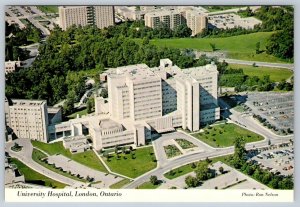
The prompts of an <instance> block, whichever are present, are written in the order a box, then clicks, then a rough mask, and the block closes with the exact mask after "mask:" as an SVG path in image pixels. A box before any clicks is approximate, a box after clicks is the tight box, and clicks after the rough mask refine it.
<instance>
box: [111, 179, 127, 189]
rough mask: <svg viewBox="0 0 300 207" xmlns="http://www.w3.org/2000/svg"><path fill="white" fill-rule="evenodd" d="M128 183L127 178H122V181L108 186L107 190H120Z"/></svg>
mask: <svg viewBox="0 0 300 207" xmlns="http://www.w3.org/2000/svg"><path fill="white" fill-rule="evenodd" d="M128 183H130V180H128V179H127V178H124V179H123V180H121V181H119V182H117V183H115V184H112V185H111V186H109V188H110V189H120V188H122V187H123V186H124V185H126V184H128Z"/></svg>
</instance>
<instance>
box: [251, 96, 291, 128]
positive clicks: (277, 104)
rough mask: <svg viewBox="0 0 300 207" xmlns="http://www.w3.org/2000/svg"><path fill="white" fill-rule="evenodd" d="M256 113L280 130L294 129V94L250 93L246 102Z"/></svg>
mask: <svg viewBox="0 0 300 207" xmlns="http://www.w3.org/2000/svg"><path fill="white" fill-rule="evenodd" d="M245 104H246V105H247V106H248V107H250V108H251V110H252V112H253V113H254V114H256V115H259V116H261V117H262V118H265V119H266V120H267V121H268V122H269V123H270V124H271V125H273V126H275V127H276V128H277V129H278V130H287V131H293V130H294V94H293V93H292V92H289V93H274V92H273V93H272V92H262V93H250V94H248V98H247V101H246V103H245Z"/></svg>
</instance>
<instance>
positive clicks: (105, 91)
mask: <svg viewBox="0 0 300 207" xmlns="http://www.w3.org/2000/svg"><path fill="white" fill-rule="evenodd" d="M100 96H102V97H103V98H107V97H108V93H107V90H106V89H105V88H102V90H101V93H100Z"/></svg>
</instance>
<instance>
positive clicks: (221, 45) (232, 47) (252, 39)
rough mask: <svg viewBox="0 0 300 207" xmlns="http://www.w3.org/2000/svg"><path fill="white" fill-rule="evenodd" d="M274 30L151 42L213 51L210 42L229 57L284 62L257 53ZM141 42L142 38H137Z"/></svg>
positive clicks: (165, 45) (166, 45)
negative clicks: (229, 35)
mask: <svg viewBox="0 0 300 207" xmlns="http://www.w3.org/2000/svg"><path fill="white" fill-rule="evenodd" d="M272 34H273V32H256V33H251V34H245V35H238V36H232V37H216V38H172V39H153V40H150V42H151V43H152V44H154V45H157V46H159V47H173V48H180V49H184V48H189V49H195V50H200V51H207V52H210V51H212V48H211V46H210V43H212V44H215V45H216V48H217V50H219V51H223V52H226V53H227V54H228V58H233V59H241V60H254V61H265V62H284V60H281V59H279V58H276V57H274V56H272V55H268V54H266V53H265V52H262V53H260V54H256V52H255V50H256V43H257V42H260V50H265V47H266V43H267V40H268V38H269V37H270V36H271V35H272ZM136 41H137V42H141V40H140V39H136Z"/></svg>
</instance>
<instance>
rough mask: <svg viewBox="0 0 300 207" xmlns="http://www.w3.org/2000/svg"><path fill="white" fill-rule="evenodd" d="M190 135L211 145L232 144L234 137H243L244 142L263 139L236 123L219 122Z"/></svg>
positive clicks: (222, 145) (224, 145)
mask: <svg viewBox="0 0 300 207" xmlns="http://www.w3.org/2000/svg"><path fill="white" fill-rule="evenodd" d="M192 135H193V136H194V137H195V138H197V139H199V140H201V141H203V142H205V143H206V144H209V145H210V146H212V147H229V146H233V145H234V140H235V138H236V137H243V138H244V139H245V142H246V143H249V142H256V141H260V140H263V137H262V136H260V135H258V134H256V133H254V132H251V131H249V130H247V129H244V128H242V127H240V126H238V125H236V124H220V125H216V126H213V127H210V129H209V128H207V127H206V128H205V129H204V132H201V133H196V134H192Z"/></svg>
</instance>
